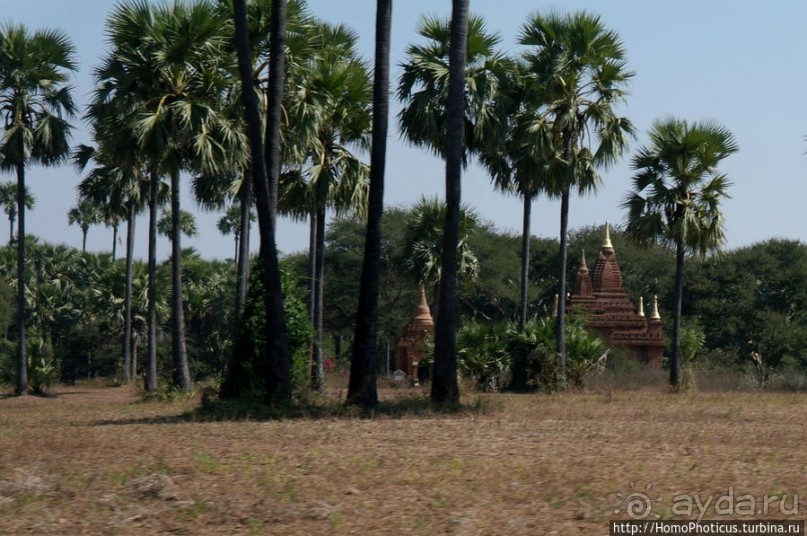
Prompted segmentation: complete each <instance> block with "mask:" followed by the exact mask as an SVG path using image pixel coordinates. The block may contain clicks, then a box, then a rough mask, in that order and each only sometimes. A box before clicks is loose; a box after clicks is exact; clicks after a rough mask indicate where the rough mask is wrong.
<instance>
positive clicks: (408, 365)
mask: <svg viewBox="0 0 807 536" xmlns="http://www.w3.org/2000/svg"><path fill="white" fill-rule="evenodd" d="M432 333H434V319H433V318H432V313H431V310H429V304H428V302H427V301H426V291H425V290H424V289H423V287H421V289H420V303H419V304H418V306H417V309H416V310H415V315H414V316H413V317H412V321H411V322H409V323H408V324H407V325H406V328H405V329H404V333H403V336H402V337H401V338H400V339H399V340H398V345H397V347H396V349H395V357H396V359H395V365H396V367H397V368H398V370H401V371H403V372H405V373H406V377H407V379H408V380H409V381H410V382H412V383H413V384H414V385H417V383H418V364H419V363H420V361H422V360H423V345H424V344H425V342H426V339H427V338H428V337H429V335H431V334H432Z"/></svg>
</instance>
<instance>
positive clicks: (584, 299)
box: [566, 223, 664, 367]
mask: <svg viewBox="0 0 807 536" xmlns="http://www.w3.org/2000/svg"><path fill="white" fill-rule="evenodd" d="M580 309H582V310H583V311H585V313H587V316H588V318H587V320H586V327H587V328H589V329H591V330H593V331H594V332H596V333H597V334H598V335H599V336H600V337H602V338H603V339H605V341H606V342H607V343H608V344H609V345H611V346H620V347H623V348H626V349H627V350H628V351H629V352H630V356H631V357H632V358H634V359H636V360H638V361H640V362H642V363H646V364H648V365H650V366H652V367H661V361H662V354H663V351H664V333H663V331H662V328H661V316H660V315H659V313H658V299H657V298H656V297H654V298H653V311H652V313H651V315H650V317H645V314H644V300H643V298H639V308H638V310H637V309H636V307H635V306H634V305H633V303H632V302H631V301H630V299H629V298H628V294H627V292H625V289H623V288H622V271H621V270H620V269H619V263H617V260H616V252H615V251H614V246H613V245H612V244H611V237H610V231H609V228H608V224H607V223H606V224H605V242H604V243H603V245H602V247H600V253H599V255H597V262H596V263H595V264H594V271H593V272H589V269H588V266H587V265H586V254H585V252H583V254H582V256H581V259H580V268H579V269H578V270H577V278H576V279H575V282H574V291H573V294H572V295H571V296H570V297H569V300H568V303H567V305H566V310H567V312H571V311H572V310H580Z"/></svg>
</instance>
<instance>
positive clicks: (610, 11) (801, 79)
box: [0, 0, 807, 258]
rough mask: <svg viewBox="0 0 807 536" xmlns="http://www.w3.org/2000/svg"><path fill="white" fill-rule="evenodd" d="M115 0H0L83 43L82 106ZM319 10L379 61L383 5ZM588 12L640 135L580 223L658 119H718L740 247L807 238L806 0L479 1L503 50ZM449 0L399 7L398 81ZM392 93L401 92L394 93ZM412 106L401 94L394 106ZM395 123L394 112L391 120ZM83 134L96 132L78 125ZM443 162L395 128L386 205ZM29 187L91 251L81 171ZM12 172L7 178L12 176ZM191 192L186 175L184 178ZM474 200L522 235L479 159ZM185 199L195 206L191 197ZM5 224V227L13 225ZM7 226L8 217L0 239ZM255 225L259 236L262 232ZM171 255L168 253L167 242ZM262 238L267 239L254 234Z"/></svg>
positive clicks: (200, 245) (606, 197)
mask: <svg viewBox="0 0 807 536" xmlns="http://www.w3.org/2000/svg"><path fill="white" fill-rule="evenodd" d="M114 4H115V2H114V1H112V0H0V6H2V10H1V11H2V18H3V19H5V20H12V21H14V22H17V23H24V24H25V25H26V26H28V27H29V29H35V28H42V27H51V28H59V29H61V30H63V31H65V32H66V33H67V34H68V35H69V36H70V37H71V38H72V39H73V40H74V43H75V44H76V46H77V48H78V54H79V64H80V72H79V73H78V74H77V76H76V78H75V80H74V85H75V86H76V99H77V101H78V102H79V103H80V104H81V105H83V104H85V103H86V102H87V100H88V94H89V93H90V91H91V89H92V80H91V70H92V68H93V67H94V66H95V65H97V63H98V61H99V58H100V57H101V56H102V55H103V54H104V52H105V40H104V21H105V19H106V16H107V14H108V12H109V10H110V8H111V7H112V6H113V5H114ZM309 6H310V8H311V9H312V11H314V12H315V13H317V14H318V15H319V16H320V17H321V18H323V19H325V20H328V21H331V22H345V23H347V24H348V25H350V26H352V27H353V28H354V29H355V30H356V31H357V32H358V33H359V34H360V36H361V41H360V47H361V50H362V53H363V54H364V56H365V57H366V59H367V60H368V61H372V54H373V39H374V20H375V2H374V1H373V0H341V1H339V0H309ZM547 9H554V10H557V11H571V10H578V9H586V10H589V11H592V12H595V13H598V14H600V15H601V16H602V18H603V20H604V22H605V24H606V25H607V26H608V27H610V28H613V29H614V30H616V31H617V32H618V33H619V34H620V36H621V37H622V39H623V41H624V43H625V45H626V48H627V58H628V67H629V68H630V69H631V70H632V71H634V72H635V73H636V74H635V77H634V79H633V81H632V83H631V85H630V88H629V91H630V95H629V97H628V101H627V104H626V106H625V107H624V109H623V110H622V113H623V114H624V115H626V116H628V117H629V118H630V119H631V120H632V121H633V122H634V124H635V125H636V127H637V129H638V131H639V138H638V139H637V140H635V141H634V142H633V143H632V145H631V148H630V151H629V153H628V154H627V155H626V157H625V158H624V160H623V162H622V163H620V164H619V165H617V166H615V167H614V168H612V169H611V170H609V171H608V172H606V173H604V175H603V178H604V184H603V186H602V187H601V188H600V190H599V191H598V193H597V195H596V196H595V195H591V196H589V197H586V198H573V199H572V202H571V210H570V223H571V227H572V228H574V227H579V226H583V225H595V224H596V225H599V224H602V223H603V222H604V221H605V220H609V221H612V222H615V223H617V224H621V223H622V222H623V220H624V213H623V211H622V210H621V209H620V203H621V201H622V200H623V199H624V197H625V195H626V192H627V191H628V189H629V187H630V174H631V172H630V169H629V167H628V162H629V160H630V156H631V155H632V154H633V153H634V151H635V150H636V149H637V148H638V147H639V146H640V145H641V144H643V143H644V142H645V140H646V132H647V130H648V128H649V127H650V125H651V123H652V122H653V120H655V119H657V118H663V117H667V116H675V117H680V118H684V119H688V120H702V119H715V120H717V121H720V122H722V123H723V124H724V125H725V126H726V127H728V128H729V129H730V130H732V131H733V132H734V134H735V135H736V137H737V140H738V142H739V145H740V152H739V153H737V154H736V155H734V156H731V157H730V158H729V159H727V160H726V161H725V164H724V166H723V169H724V171H726V172H727V173H728V175H729V177H730V178H731V180H732V181H733V183H734V185H733V187H732V188H731V194H732V199H730V200H728V201H727V202H726V203H725V217H726V225H727V229H728V247H730V248H736V247H740V246H744V245H747V244H750V243H753V242H757V241H760V240H764V239H767V238H771V237H787V238H795V239H800V240H805V239H807V228H805V226H804V225H803V223H802V212H803V210H802V206H803V203H804V200H805V199H807V183H806V181H807V155H805V149H807V142H805V134H807V105H805V96H806V95H807V32H805V31H804V23H805V21H807V2H804V0H778V1H775V2H759V1H753V2H752V1H750V0H699V1H693V0H676V1H674V2H658V1H653V0H650V1H647V0H644V1H640V0H633V1H629V0H607V1H605V0H588V1H586V0H575V1H562V0H555V1H553V2H537V1H526V0H471V10H472V11H473V12H474V13H476V14H478V15H481V16H482V17H483V18H484V19H485V20H486V21H487V25H488V29H489V30H492V31H496V32H499V33H501V35H502V45H503V47H504V48H505V49H506V50H508V51H510V52H513V53H518V52H519V51H520V47H519V46H518V45H516V38H517V35H518V32H519V28H520V27H521V25H522V23H523V22H524V20H525V19H526V17H527V15H528V14H529V13H531V12H533V11H535V10H547ZM450 11H451V2H449V1H448V0H443V1H441V2H438V1H436V0H408V1H403V0H398V1H397V2H395V3H394V7H393V36H392V62H393V65H394V68H393V81H392V84H393V89H394V87H395V85H396V84H397V82H396V79H397V76H398V73H399V72H400V69H399V68H398V65H399V64H400V63H401V62H402V61H403V51H404V49H405V48H406V46H407V44H408V43H410V42H412V41H413V40H415V39H416V36H415V28H416V25H417V21H418V18H419V16H420V15H421V14H424V13H429V14H437V15H445V16H447V15H449V14H450ZM393 95H394V91H393ZM399 108H400V106H399V105H398V104H397V103H393V107H392V111H393V113H397V111H398V109H399ZM393 124H395V121H393ZM78 127H79V128H78V129H77V130H76V132H75V134H74V140H73V141H74V143H79V142H88V135H87V133H86V129H85V128H84V126H83V125H80V124H79V125H78ZM444 172H445V170H444V165H443V163H442V162H441V161H439V160H437V159H435V158H434V157H432V156H430V155H429V154H427V153H426V152H423V151H421V150H417V149H413V148H411V147H409V146H408V145H407V144H406V143H405V142H404V141H402V140H401V138H400V136H399V134H398V132H397V128H394V129H393V130H392V131H391V133H390V139H389V144H388V155H387V188H386V196H385V200H386V203H387V205H401V204H410V203H412V202H414V201H416V200H417V199H418V198H419V197H420V196H421V195H422V194H427V195H442V194H441V192H442V191H443V184H444V182H443V181H444ZM27 177H28V184H29V188H30V189H31V191H32V193H33V195H34V196H35V198H36V201H37V202H36V205H35V207H34V209H33V211H32V212H31V213H30V217H29V219H28V230H29V232H31V233H34V234H37V235H39V236H40V237H42V238H43V239H44V240H47V241H50V242H54V243H66V244H70V245H73V246H77V247H79V246H80V245H81V231H80V230H79V229H78V228H77V227H69V226H68V225H67V216H66V213H67V211H68V209H69V208H70V207H71V206H73V205H74V204H75V202H76V201H75V188H76V185H77V184H78V182H79V180H80V177H79V176H78V175H77V173H76V172H75V171H74V170H73V169H72V168H71V167H70V166H64V167H62V168H59V169H42V168H32V169H30V170H29V172H28V175H27ZM12 179H13V176H12V175H10V174H9V175H7V176H5V177H2V180H12ZM183 187H184V190H185V192H186V193H187V191H188V190H189V187H188V183H187V182H185V183H183ZM463 199H464V200H465V201H467V202H468V203H470V204H471V205H472V206H474V207H475V208H476V209H477V210H478V211H479V212H480V213H481V214H482V216H483V217H484V218H486V219H488V220H490V221H492V222H494V224H495V225H496V226H497V227H498V228H500V229H502V230H507V231H511V232H513V233H518V232H519V230H520V228H521V205H520V203H519V201H518V200H517V199H515V198H512V197H505V196H504V195H502V194H499V193H496V192H494V191H493V190H492V188H491V186H490V181H489V179H488V177H487V176H486V175H485V173H484V172H483V171H481V170H480V169H478V168H477V167H476V166H471V167H469V169H468V170H467V171H466V173H465V174H464V176H463ZM184 203H185V205H184V208H186V209H193V210H194V211H195V210H196V208H195V204H194V203H193V201H192V200H190V199H189V198H187V196H186V201H184ZM558 205H559V203H558V202H556V201H549V200H546V199H545V198H541V199H539V201H538V202H537V203H536V204H535V205H534V206H533V233H534V234H535V235H538V236H557V233H558V219H559V206H558ZM218 217H219V215H218V214H202V215H200V217H199V229H200V236H199V237H197V238H194V239H185V240H184V242H183V245H185V246H193V247H195V248H196V249H197V250H198V251H200V252H201V253H202V254H203V255H204V256H206V257H218V258H226V257H229V256H232V250H233V243H232V239H231V238H230V237H227V238H225V237H222V236H221V235H220V233H219V232H218V230H217V229H216V220H217V219H218ZM6 225H7V223H6ZM138 226H139V227H138V233H137V234H138V241H137V246H136V248H137V255H138V256H141V257H145V254H146V243H145V234H146V232H145V231H146V220H145V219H143V218H141V219H140V220H139V221H138ZM3 229H6V231H5V232H7V228H5V227H4V224H2V223H0V236H3V232H2V231H3ZM254 232H256V233H257V230H255V231H254ZM278 233H279V235H278V243H279V246H280V248H281V250H282V251H284V252H292V251H298V250H303V249H305V248H306V245H307V231H306V227H305V225H304V224H294V223H291V222H285V221H283V222H281V223H280V225H279V229H278ZM111 239H112V233H111V231H108V230H105V229H103V228H102V227H96V228H92V229H91V230H90V233H89V240H88V248H89V249H91V250H95V251H101V250H107V251H108V250H109V249H110V247H111ZM162 242H163V243H162V244H161V245H160V249H159V251H160V255H161V256H165V255H166V254H167V253H168V242H167V240H165V239H163V240H162ZM253 243H254V244H256V243H257V239H256V240H254V242H253Z"/></svg>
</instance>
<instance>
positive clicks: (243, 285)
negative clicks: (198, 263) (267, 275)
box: [235, 170, 252, 321]
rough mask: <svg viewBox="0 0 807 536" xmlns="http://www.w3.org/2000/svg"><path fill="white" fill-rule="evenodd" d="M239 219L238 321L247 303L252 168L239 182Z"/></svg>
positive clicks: (236, 284) (237, 258) (236, 289)
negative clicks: (240, 182)
mask: <svg viewBox="0 0 807 536" xmlns="http://www.w3.org/2000/svg"><path fill="white" fill-rule="evenodd" d="M240 197H241V200H240V202H241V221H240V222H239V232H238V233H237V234H236V236H237V237H238V240H237V241H236V245H237V252H236V257H235V258H236V280H235V318H236V321H238V320H239V319H240V318H241V315H243V314H244V307H245V306H246V303H247V286H248V281H249V232H250V222H249V214H250V212H251V211H252V170H247V171H245V173H244V180H243V182H242V184H241V192H240Z"/></svg>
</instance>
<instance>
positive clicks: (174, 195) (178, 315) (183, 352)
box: [171, 168, 191, 391]
mask: <svg viewBox="0 0 807 536" xmlns="http://www.w3.org/2000/svg"><path fill="white" fill-rule="evenodd" d="M179 210H180V203H179V169H176V168H175V169H172V170H171V332H172V333H171V355H172V357H173V360H174V385H177V386H178V387H180V388H181V389H182V390H183V391H190V390H191V374H190V371H189V370H188V353H187V349H186V347H185V312H184V310H183V303H182V244H181V239H182V222H181V214H180V212H179Z"/></svg>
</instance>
